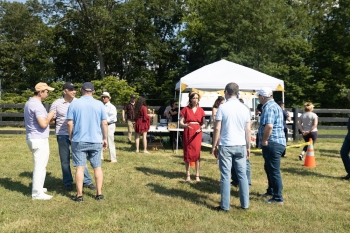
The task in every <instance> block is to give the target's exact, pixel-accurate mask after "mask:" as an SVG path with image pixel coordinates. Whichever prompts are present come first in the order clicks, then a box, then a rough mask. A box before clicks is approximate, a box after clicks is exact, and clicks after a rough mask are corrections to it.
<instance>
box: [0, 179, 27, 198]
mask: <svg viewBox="0 0 350 233" xmlns="http://www.w3.org/2000/svg"><path fill="white" fill-rule="evenodd" d="M0 185H1V186H2V187H4V188H5V189H8V190H9V191H15V192H19V193H22V194H23V195H29V194H30V193H31V190H30V188H29V187H28V186H26V185H24V184H22V183H21V182H19V181H13V180H12V179H11V178H0Z"/></svg>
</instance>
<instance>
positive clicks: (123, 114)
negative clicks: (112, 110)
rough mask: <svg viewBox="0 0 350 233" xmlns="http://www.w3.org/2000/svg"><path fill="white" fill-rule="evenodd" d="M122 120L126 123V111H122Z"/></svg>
mask: <svg viewBox="0 0 350 233" xmlns="http://www.w3.org/2000/svg"><path fill="white" fill-rule="evenodd" d="M122 119H123V122H125V110H124V109H123V110H122Z"/></svg>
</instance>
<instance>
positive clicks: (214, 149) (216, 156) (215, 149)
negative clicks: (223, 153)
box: [211, 146, 218, 158]
mask: <svg viewBox="0 0 350 233" xmlns="http://www.w3.org/2000/svg"><path fill="white" fill-rule="evenodd" d="M211 154H212V155H213V156H214V157H215V158H218V148H216V146H214V148H213V149H211Z"/></svg>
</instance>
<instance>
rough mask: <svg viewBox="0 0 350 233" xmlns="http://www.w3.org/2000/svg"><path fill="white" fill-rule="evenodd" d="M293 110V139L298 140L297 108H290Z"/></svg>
mask: <svg viewBox="0 0 350 233" xmlns="http://www.w3.org/2000/svg"><path fill="white" fill-rule="evenodd" d="M292 111H293V119H292V120H293V140H294V141H299V131H298V121H299V117H298V115H299V109H298V108H292Z"/></svg>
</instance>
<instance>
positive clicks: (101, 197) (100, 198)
mask: <svg viewBox="0 0 350 233" xmlns="http://www.w3.org/2000/svg"><path fill="white" fill-rule="evenodd" d="M104 198H105V197H104V196H103V195H102V194H100V195H96V197H95V200H96V201H101V200H103V199H104Z"/></svg>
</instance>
